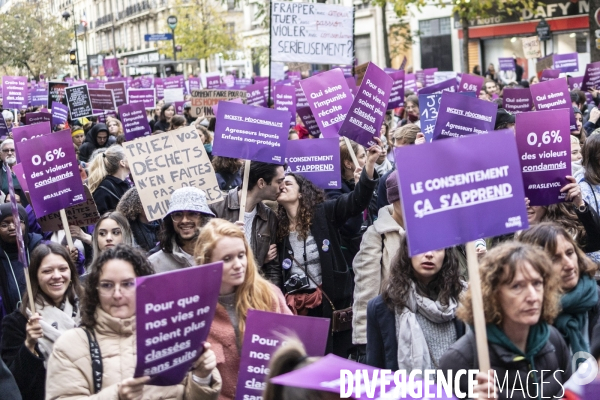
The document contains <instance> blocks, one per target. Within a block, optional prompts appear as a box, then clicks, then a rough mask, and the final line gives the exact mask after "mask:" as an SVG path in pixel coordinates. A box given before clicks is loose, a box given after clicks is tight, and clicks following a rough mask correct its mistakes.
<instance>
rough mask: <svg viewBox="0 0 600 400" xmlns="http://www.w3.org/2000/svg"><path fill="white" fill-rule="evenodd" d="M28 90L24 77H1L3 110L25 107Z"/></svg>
mask: <svg viewBox="0 0 600 400" xmlns="http://www.w3.org/2000/svg"><path fill="white" fill-rule="evenodd" d="M28 90H29V89H28V88H27V77H26V76H3V77H2V107H4V108H5V109H10V108H18V109H20V108H21V107H22V106H25V107H27V103H28V97H27V93H28Z"/></svg>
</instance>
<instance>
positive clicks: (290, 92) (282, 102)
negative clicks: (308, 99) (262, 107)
mask: <svg viewBox="0 0 600 400" xmlns="http://www.w3.org/2000/svg"><path fill="white" fill-rule="evenodd" d="M273 108H275V109H276V110H280V111H286V112H287V113H288V114H289V116H290V126H294V125H296V88H295V87H294V86H289V85H275V90H274V91H273Z"/></svg>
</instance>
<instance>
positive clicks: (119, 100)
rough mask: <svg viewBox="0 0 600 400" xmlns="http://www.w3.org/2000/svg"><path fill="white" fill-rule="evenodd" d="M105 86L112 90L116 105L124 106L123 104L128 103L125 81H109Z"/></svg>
mask: <svg viewBox="0 0 600 400" xmlns="http://www.w3.org/2000/svg"><path fill="white" fill-rule="evenodd" d="M104 88H105V89H107V90H112V92H113V97H114V99H115V106H116V107H119V106H122V105H123V104H127V93H126V89H125V82H111V83H107V84H105V85H104Z"/></svg>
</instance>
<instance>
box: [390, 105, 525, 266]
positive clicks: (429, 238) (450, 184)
mask: <svg viewBox="0 0 600 400" xmlns="http://www.w3.org/2000/svg"><path fill="white" fill-rule="evenodd" d="M446 95H447V94H445V95H444V96H446ZM459 96H460V95H459ZM461 99H463V100H467V99H469V98H468V97H462V98H461ZM443 101H444V100H443V99H442V103H443ZM394 152H395V157H396V167H397V169H398V178H399V182H400V192H401V196H400V197H401V198H402V207H403V211H404V213H403V215H404V218H405V220H404V221H405V224H406V231H407V235H408V246H409V250H410V255H411V256H414V255H416V254H420V253H424V252H426V251H429V250H435V249H441V248H445V247H449V246H454V245H457V244H461V243H466V242H468V241H471V240H475V239H478V238H482V237H492V236H496V235H502V234H505V233H510V232H514V231H517V230H519V229H526V228H527V213H526V210H525V202H524V201H523V199H524V197H525V193H524V192H523V180H522V178H521V172H520V171H521V169H520V164H519V159H518V152H517V145H516V142H515V138H514V134H513V133H512V131H510V130H504V131H498V132H494V134H492V135H471V136H468V137H464V138H460V139H453V140H444V141H442V142H433V143H430V144H427V145H423V146H412V147H411V146H408V147H400V148H396V149H394ZM425 159H426V160H428V161H427V163H426V164H427V165H424V164H423V160H425ZM482 215H485V216H486V217H485V218H481V216H482ZM431 232H436V234H435V235H431Z"/></svg>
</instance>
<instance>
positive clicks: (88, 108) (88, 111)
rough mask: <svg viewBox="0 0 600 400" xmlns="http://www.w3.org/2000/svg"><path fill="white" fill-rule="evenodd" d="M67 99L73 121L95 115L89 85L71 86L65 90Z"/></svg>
mask: <svg viewBox="0 0 600 400" xmlns="http://www.w3.org/2000/svg"><path fill="white" fill-rule="evenodd" d="M65 97H66V99H67V105H68V106H69V112H70V113H71V119H75V118H83V117H89V116H92V115H93V114H94V112H93V109H92V102H91V101H90V94H89V89H88V87H87V85H78V86H69V87H68V88H66V89H65Z"/></svg>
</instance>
